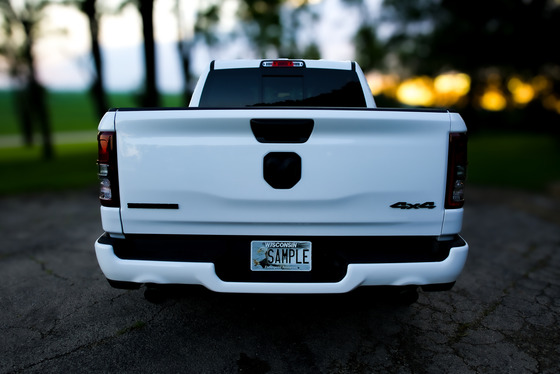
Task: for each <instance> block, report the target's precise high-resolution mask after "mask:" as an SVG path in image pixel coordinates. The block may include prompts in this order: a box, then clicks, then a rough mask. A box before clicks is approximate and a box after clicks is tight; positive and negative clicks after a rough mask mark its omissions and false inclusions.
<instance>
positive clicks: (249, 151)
mask: <svg viewBox="0 0 560 374" xmlns="http://www.w3.org/2000/svg"><path fill="white" fill-rule="evenodd" d="M252 119H259V120H264V122H265V123H266V121H267V120H268V121H270V120H275V121H273V122H276V123H280V124H281V122H282V120H288V122H289V121H290V120H294V119H298V120H312V123H313V130H312V133H311V135H310V136H309V138H308V139H307V141H305V142H303V143H297V142H282V143H276V142H272V143H262V142H259V141H258V140H257V138H256V137H255V135H254V133H253V130H252V128H251V120H252ZM115 128H116V131H117V151H118V170H119V185H120V196H121V219H122V225H123V231H124V233H126V234H128V233H130V234H132V233H134V234H177V235H186V234H200V235H275V236H283V235H286V236H287V235H289V236H295V235H309V236H312V235H322V236H324V235H327V236H329V235H333V236H334V235H357V236H367V235H381V236H384V235H387V236H389V235H439V234H440V233H441V230H442V221H443V216H444V194H445V179H446V167H447V148H448V142H449V131H450V114H449V113H447V112H444V111H441V112H435V111H434V112H418V111H388V110H342V109H341V110H330V109H327V110H321V109H232V110H211V109H189V110H147V111H135V110H130V111H120V110H119V111H117V113H116V116H115ZM271 153H272V154H273V155H274V154H280V155H286V154H289V155H294V154H295V155H297V156H299V159H300V163H301V178H300V179H299V180H298V181H297V183H295V185H293V187H291V188H285V187H284V188H278V187H277V186H276V188H275V187H274V186H271V184H269V183H268V182H267V180H265V178H264V174H265V168H266V166H265V163H266V162H265V159H266V157H267V155H269V154H271ZM297 156H296V158H297Z"/></svg>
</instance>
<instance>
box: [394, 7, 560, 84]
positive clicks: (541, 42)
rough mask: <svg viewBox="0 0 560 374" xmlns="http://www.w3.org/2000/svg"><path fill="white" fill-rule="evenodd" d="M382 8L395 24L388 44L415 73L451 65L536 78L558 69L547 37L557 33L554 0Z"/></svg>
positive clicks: (559, 58) (559, 21) (559, 14)
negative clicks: (544, 71)
mask: <svg viewBox="0 0 560 374" xmlns="http://www.w3.org/2000/svg"><path fill="white" fill-rule="evenodd" d="M383 8H384V10H385V12H387V13H386V14H387V18H388V19H389V20H390V21H391V22H394V23H395V25H394V29H395V30H396V31H395V33H394V34H393V36H392V37H391V39H390V40H389V45H391V46H392V47H394V48H398V51H399V53H400V56H401V60H402V61H404V60H406V61H407V65H408V66H410V67H411V68H412V69H413V70H414V71H415V72H416V73H418V74H423V73H430V72H434V71H437V70H441V69H442V68H449V67H451V68H455V69H459V70H461V71H464V72H467V73H469V74H471V75H472V76H475V75H476V74H477V73H478V72H479V71H480V70H481V69H486V68H499V69H500V70H501V71H504V72H519V71H522V72H526V73H528V74H531V75H533V76H535V75H537V74H539V73H542V72H543V70H547V69H550V68H554V69H558V68H559V67H560V54H558V53H557V51H556V48H555V46H554V45H552V44H550V43H547V39H546V38H547V37H548V38H554V37H555V36H558V35H560V3H559V2H558V1H555V0H493V1H485V0H472V1H468V2H465V1H453V0H422V1H417V0H384V2H383ZM551 40H552V39H548V41H551Z"/></svg>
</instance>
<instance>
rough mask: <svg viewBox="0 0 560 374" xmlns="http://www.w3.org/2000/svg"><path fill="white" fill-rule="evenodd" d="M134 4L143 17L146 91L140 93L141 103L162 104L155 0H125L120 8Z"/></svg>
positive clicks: (155, 105)
mask: <svg viewBox="0 0 560 374" xmlns="http://www.w3.org/2000/svg"><path fill="white" fill-rule="evenodd" d="M128 5H133V6H135V7H136V8H137V9H138V12H139V13H140V18H141V19H142V36H143V37H144V67H145V80H144V85H145V86H144V92H143V93H142V94H141V95H140V105H141V106H143V107H158V106H160V95H159V91H158V88H157V84H156V82H157V77H156V53H155V39H154V0H125V1H123V2H122V3H121V5H120V7H119V9H120V10H121V11H122V10H123V9H124V8H125V7H126V6H128Z"/></svg>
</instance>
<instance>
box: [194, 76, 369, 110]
mask: <svg viewBox="0 0 560 374" xmlns="http://www.w3.org/2000/svg"><path fill="white" fill-rule="evenodd" d="M199 106H200V107H204V108H240V107H255V106H288V107H290V106H310V107H353V108H354V107H365V106H366V102H365V99H364V94H363V91H362V87H361V85H360V82H359V80H358V75H357V74H356V72H354V71H349V70H330V69H308V68H255V69H224V70H213V71H211V72H210V73H209V75H208V78H207V80H206V84H205V86H204V89H203V90H202V97H201V99H200V105H199Z"/></svg>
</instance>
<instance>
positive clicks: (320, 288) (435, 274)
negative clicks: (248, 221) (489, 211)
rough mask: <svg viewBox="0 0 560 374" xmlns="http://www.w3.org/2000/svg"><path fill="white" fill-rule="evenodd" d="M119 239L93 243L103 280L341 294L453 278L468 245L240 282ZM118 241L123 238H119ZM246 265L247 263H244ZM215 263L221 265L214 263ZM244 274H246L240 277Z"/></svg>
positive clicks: (225, 289)
mask: <svg viewBox="0 0 560 374" xmlns="http://www.w3.org/2000/svg"><path fill="white" fill-rule="evenodd" d="M116 244H117V243H116V242H114V240H113V239H111V238H110V237H108V236H107V235H104V236H102V237H100V238H99V239H98V240H97V241H96V243H95V252H96V255H97V260H98V262H99V266H100V267H101V270H102V271H103V273H104V275H105V276H106V277H107V279H110V280H112V281H117V282H132V283H138V284H142V283H154V284H193V285H202V286H204V287H206V288H208V289H210V290H212V291H216V292H232V293H269V294H272V293H277V294H278V293H280V294H311V293H345V292H349V291H351V290H353V289H355V288H356V287H359V286H406V285H418V286H425V285H440V284H449V283H453V282H455V281H456V280H457V278H458V276H459V274H460V273H461V271H462V269H463V267H464V265H465V262H466V259H467V255H468V250H469V247H468V244H467V243H466V242H465V241H464V240H462V238H460V237H458V236H457V240H455V241H453V245H452V246H451V247H450V248H448V254H447V250H446V257H445V258H444V259H441V260H435V261H426V260H425V259H424V260H418V261H416V262H387V261H384V262H376V263H364V262H360V263H348V264H347V265H346V264H345V265H344V273H343V274H341V276H340V280H336V281H321V282H315V281H297V280H296V281H294V280H291V281H290V282H282V281H266V280H258V281H238V280H235V279H237V278H235V277H233V278H231V279H234V280H233V281H232V280H223V278H224V276H221V277H220V276H219V275H218V274H220V270H219V269H218V271H217V269H216V265H215V264H214V263H213V262H205V261H204V260H202V259H200V258H199V259H197V260H195V261H178V260H176V259H175V260H152V259H131V258H122V255H121V257H118V256H117V255H116V254H115V247H116V246H117V245H116ZM121 244H122V243H121ZM246 264H247V265H246V267H247V268H249V265H248V264H249V263H248V262H247V263H246ZM218 267H220V264H219V263H218ZM238 279H245V278H238Z"/></svg>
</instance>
